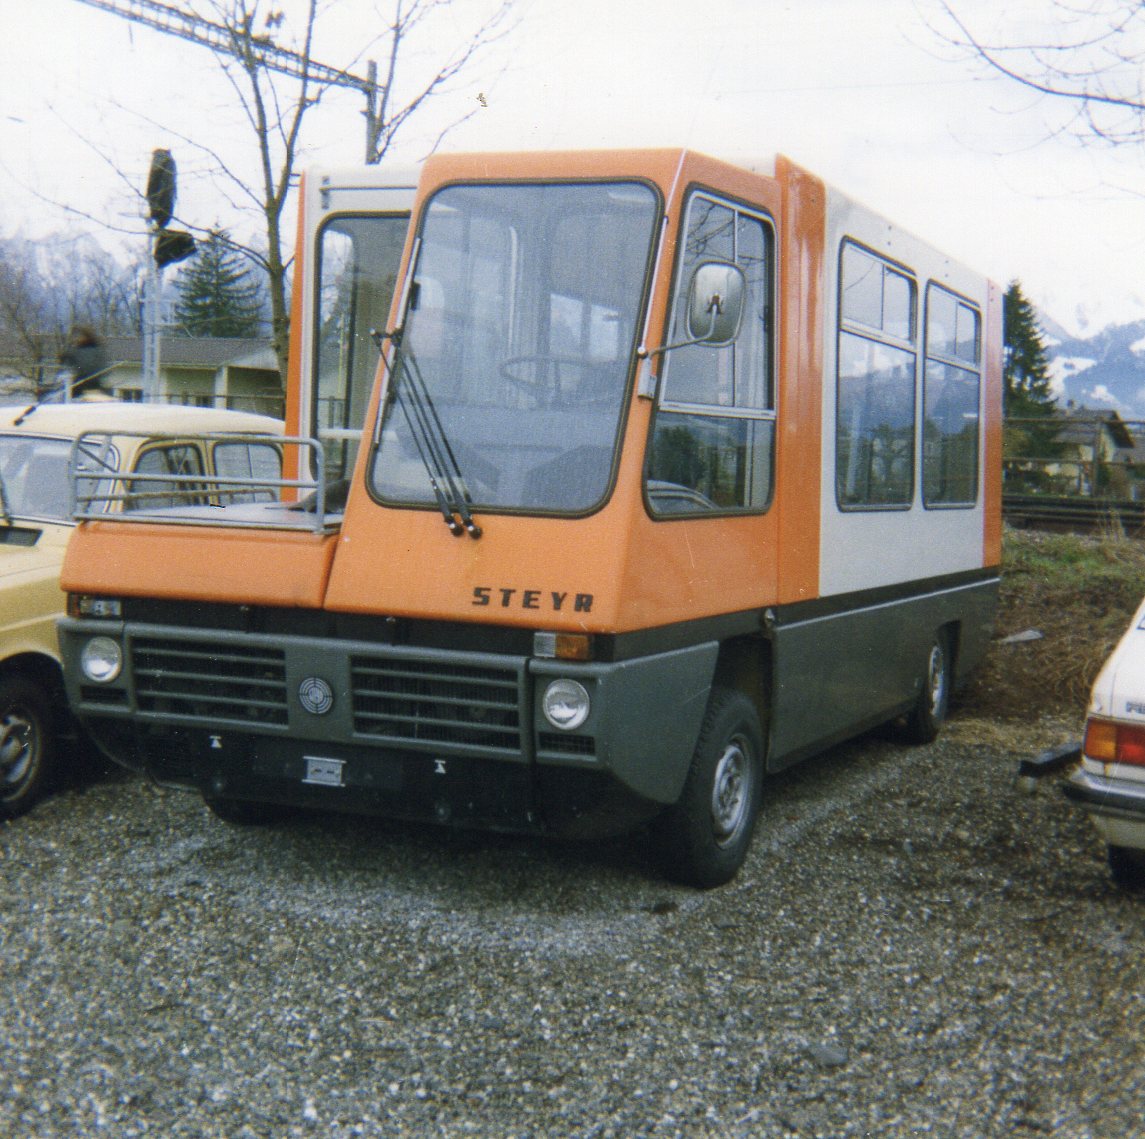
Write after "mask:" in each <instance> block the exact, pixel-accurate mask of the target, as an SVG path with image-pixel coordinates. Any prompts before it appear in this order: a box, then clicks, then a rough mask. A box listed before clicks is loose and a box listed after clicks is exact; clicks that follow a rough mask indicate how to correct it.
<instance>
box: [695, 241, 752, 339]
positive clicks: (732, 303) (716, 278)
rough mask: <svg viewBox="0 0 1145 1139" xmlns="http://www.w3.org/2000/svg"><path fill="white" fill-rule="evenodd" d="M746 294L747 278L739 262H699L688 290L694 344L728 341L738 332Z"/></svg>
mask: <svg viewBox="0 0 1145 1139" xmlns="http://www.w3.org/2000/svg"><path fill="white" fill-rule="evenodd" d="M746 293H747V281H746V279H745V278H744V275H743V270H742V269H741V268H740V267H739V266H738V265H733V264H732V263H731V262H729V261H705V262H704V263H703V264H702V265H698V266H697V267H696V272H695V274H694V275H693V276H692V285H691V288H690V289H689V290H688V335H689V336H690V337H691V338H692V340H693V341H694V342H695V343H697V344H709V345H712V346H719V345H723V344H730V343H731V342H732V341H733V340H734V339H735V338H736V336H737V335H738V334H739V326H740V322H741V321H742V320H743V306H744V296H745V294H746Z"/></svg>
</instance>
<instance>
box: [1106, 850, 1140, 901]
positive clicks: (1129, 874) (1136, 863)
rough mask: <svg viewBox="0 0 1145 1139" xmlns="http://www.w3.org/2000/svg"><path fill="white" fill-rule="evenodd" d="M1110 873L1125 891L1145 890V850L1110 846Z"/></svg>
mask: <svg viewBox="0 0 1145 1139" xmlns="http://www.w3.org/2000/svg"><path fill="white" fill-rule="evenodd" d="M1109 873H1110V874H1111V875H1112V876H1113V881H1114V882H1116V883H1117V885H1118V886H1120V887H1121V889H1123V890H1141V889H1143V888H1145V850H1136V849H1135V848H1133V847H1131V846H1113V845H1112V844H1110V847H1109Z"/></svg>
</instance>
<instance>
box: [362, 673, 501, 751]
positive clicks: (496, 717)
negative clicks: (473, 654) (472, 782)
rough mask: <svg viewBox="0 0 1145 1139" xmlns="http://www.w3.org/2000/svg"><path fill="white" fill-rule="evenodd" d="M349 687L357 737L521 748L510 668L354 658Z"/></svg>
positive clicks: (498, 749)
mask: <svg viewBox="0 0 1145 1139" xmlns="http://www.w3.org/2000/svg"><path fill="white" fill-rule="evenodd" d="M351 685H352V689H353V699H354V731H355V732H356V733H358V734H359V735H366V736H376V737H380V738H384V739H393V740H419V741H422V742H425V743H443V744H461V745H466V746H471V747H478V748H481V749H483V750H494V751H504V752H512V753H519V752H520V750H521V716H520V707H519V690H520V681H519V678H518V674H517V671H516V669H513V668H498V667H496V666H485V665H462V664H451V663H448V662H437V661H424V660H408V659H395V660H385V659H377V658H373V657H355V658H354V659H353V660H352V661H351Z"/></svg>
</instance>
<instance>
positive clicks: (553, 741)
mask: <svg viewBox="0 0 1145 1139" xmlns="http://www.w3.org/2000/svg"><path fill="white" fill-rule="evenodd" d="M537 743H538V746H539V747H540V750H541V751H551V752H557V753H559V754H561V755H596V740H594V739H593V738H592V736H568V735H564V734H561V733H557V732H541V733H540V737H539V739H538V741H537Z"/></svg>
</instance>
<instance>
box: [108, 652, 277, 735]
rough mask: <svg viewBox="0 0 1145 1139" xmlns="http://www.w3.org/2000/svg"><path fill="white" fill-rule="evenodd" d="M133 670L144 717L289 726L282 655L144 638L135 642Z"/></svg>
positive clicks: (140, 708) (132, 655) (139, 706)
mask: <svg viewBox="0 0 1145 1139" xmlns="http://www.w3.org/2000/svg"><path fill="white" fill-rule="evenodd" d="M131 665H132V670H133V673H134V676H135V699H136V704H137V706H138V708H139V711H140V712H155V713H160V714H162V715H168V716H179V717H183V718H187V719H193V720H205V721H208V722H210V723H217V722H218V721H219V720H239V721H242V722H243V723H255V724H279V725H285V724H286V722H287V710H286V663H285V659H284V655H283V653H282V650H281V649H273V648H267V647H264V646H245V645H244V646H236V645H234V644H229V643H227V644H209V643H206V642H199V641H185V642H178V641H176V642H171V641H158V640H152V639H149V638H145V637H141V638H138V639H136V640H133V641H132V642H131Z"/></svg>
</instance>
